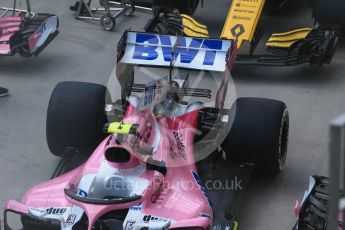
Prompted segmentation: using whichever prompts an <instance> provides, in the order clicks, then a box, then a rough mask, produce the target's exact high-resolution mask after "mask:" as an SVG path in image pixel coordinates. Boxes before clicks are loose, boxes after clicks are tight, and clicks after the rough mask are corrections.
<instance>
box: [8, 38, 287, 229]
mask: <svg viewBox="0 0 345 230" xmlns="http://www.w3.org/2000/svg"><path fill="white" fill-rule="evenodd" d="M235 57H236V45H235V43H234V42H232V41H227V40H215V39H202V38H190V37H188V38H187V37H179V38H178V37H174V36H162V35H156V34H147V33H136V32H126V33H125V34H124V35H123V37H122V39H121V41H120V42H119V45H118V64H117V67H116V70H115V71H114V73H116V76H112V78H111V79H110V84H109V86H108V90H107V89H106V87H104V86H102V85H98V84H91V83H81V82H62V83H60V84H58V85H57V86H56V88H55V89H54V91H53V93H52V96H51V99H50V103H49V108H48V113H47V140H48V145H49V148H50V150H51V152H52V153H53V154H54V155H57V156H61V157H62V161H61V163H60V164H59V166H58V168H57V169H56V171H55V173H54V176H53V178H52V180H50V181H48V182H45V183H42V184H40V185H37V186H35V187H33V188H31V189H30V190H29V191H28V192H27V193H26V194H25V196H24V198H23V200H22V202H21V203H19V202H16V201H13V200H11V201H8V202H7V203H6V208H5V214H4V222H5V229H6V230H12V229H24V230H31V229H32V230H37V229H43V230H44V229H47V230H48V229H49V230H54V229H59V230H60V229H63V230H67V229H73V230H81V229H88V230H91V229H92V230H101V229H112V230H117V229H126V230H130V229H133V230H144V229H145V230H146V229H148V230H163V229H171V230H172V229H176V230H177V229H179V230H210V229H212V230H213V229H216V230H224V229H228V230H231V229H232V230H235V229H237V226H238V223H237V222H236V211H237V208H238V207H239V201H240V197H241V195H240V194H241V191H242V190H243V189H244V188H245V187H246V184H247V183H248V180H249V177H250V175H251V174H252V172H255V173H260V174H262V175H266V176H275V175H277V174H279V172H280V171H281V170H282V169H283V168H284V165H285V159H286V155H287V143H288V133H289V117H288V112H287V108H286V106H285V104H284V103H282V102H280V101H275V100H270V99H259V98H240V99H237V100H236V99H235V96H234V88H233V85H232V84H231V78H230V70H231V67H232V65H233V63H234V60H235ZM116 80H117V81H118V83H119V85H120V87H115V90H113V87H114V85H116V84H114V81H115V82H116ZM114 98H117V99H119V100H113V99H114ZM231 99H233V100H231ZM114 101H115V102H114Z"/></svg>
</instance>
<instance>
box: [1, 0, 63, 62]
mask: <svg viewBox="0 0 345 230" xmlns="http://www.w3.org/2000/svg"><path fill="white" fill-rule="evenodd" d="M14 2H15V5H14V7H13V8H5V7H0V13H1V16H0V55H7V56H8V55H14V54H15V53H19V54H20V55H21V56H23V57H30V56H32V55H35V56H37V55H38V54H39V53H40V52H41V51H42V50H43V49H44V48H45V47H46V46H47V45H48V44H49V43H50V42H51V41H52V40H53V39H54V38H55V37H56V36H57V34H58V33H59V31H58V27H59V20H58V18H57V17H56V16H55V15H51V14H34V13H32V12H31V7H30V1H29V0H26V3H27V10H25V11H24V10H19V9H17V8H16V1H14Z"/></svg>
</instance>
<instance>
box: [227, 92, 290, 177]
mask: <svg viewBox="0 0 345 230" xmlns="http://www.w3.org/2000/svg"><path fill="white" fill-rule="evenodd" d="M232 110H233V113H235V117H234V121H233V125H232V127H231V130H230V132H229V134H228V136H227V138H226V139H225V141H224V143H223V144H222V148H223V150H224V151H225V152H226V156H227V159H230V160H232V161H237V162H245V163H254V164H255V165H256V169H257V171H258V172H259V173H260V174H265V175H272V176H274V175H277V174H279V173H280V172H281V170H282V169H283V168H284V166H285V161H286V156H287V147H288V137H289V114H288V111H287V108H286V105H285V104H284V103H283V102H280V101H275V100H270V99H261V98H240V99H238V100H237V101H236V103H235V104H234V106H233V108H232Z"/></svg>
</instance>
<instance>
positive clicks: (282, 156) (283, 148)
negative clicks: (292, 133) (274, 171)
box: [279, 110, 289, 170]
mask: <svg viewBox="0 0 345 230" xmlns="http://www.w3.org/2000/svg"><path fill="white" fill-rule="evenodd" d="M288 142H289V121H288V119H287V111H286V110H285V112H284V118H283V121H282V127H281V130H280V140H279V168H280V170H282V169H283V168H284V167H285V162H286V156H287V149H288Z"/></svg>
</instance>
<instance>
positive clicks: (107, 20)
mask: <svg viewBox="0 0 345 230" xmlns="http://www.w3.org/2000/svg"><path fill="white" fill-rule="evenodd" d="M102 25H103V27H104V29H105V30H112V29H113V28H114V20H113V18H112V17H110V16H107V17H104V18H102Z"/></svg>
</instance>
